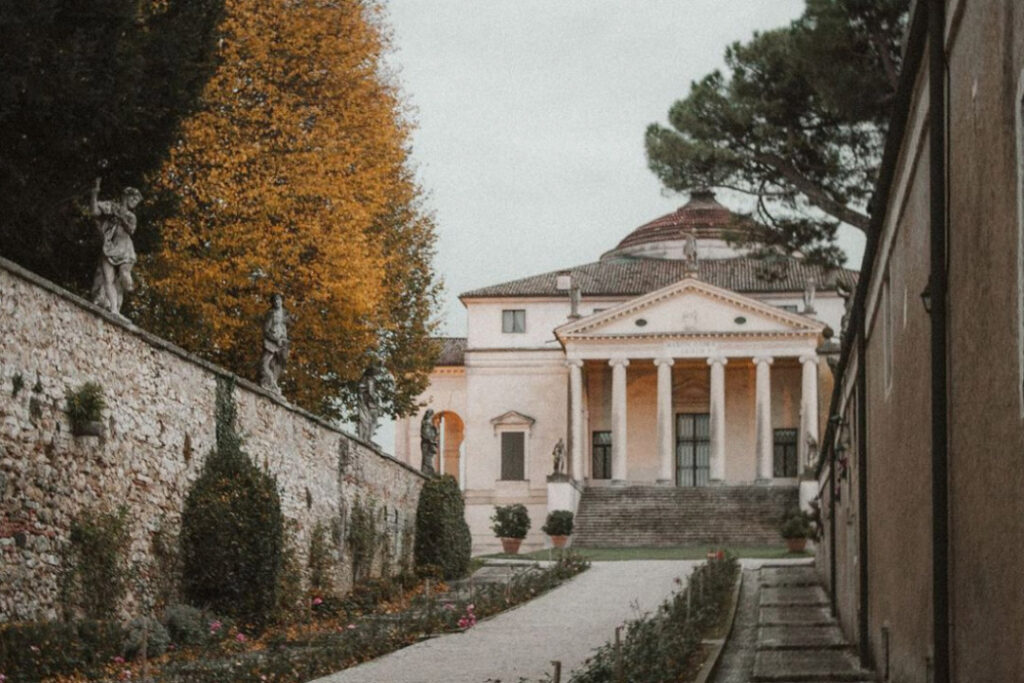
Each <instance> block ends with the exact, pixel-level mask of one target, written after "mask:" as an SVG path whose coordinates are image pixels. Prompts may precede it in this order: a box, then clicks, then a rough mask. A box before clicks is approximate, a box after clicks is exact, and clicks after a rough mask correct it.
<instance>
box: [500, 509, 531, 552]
mask: <svg viewBox="0 0 1024 683" xmlns="http://www.w3.org/2000/svg"><path fill="white" fill-rule="evenodd" d="M491 522H492V524H491V529H492V530H493V531H494V535H495V536H497V537H498V538H500V539H501V548H502V551H503V552H504V553H505V554H506V555H515V554H516V553H518V552H519V545H520V544H521V543H522V542H523V539H524V538H526V532H527V531H529V530H530V513H528V512H527V511H526V506H525V505H523V504H522V503H515V504H513V505H499V506H496V507H495V508H494V514H493V515H491Z"/></svg>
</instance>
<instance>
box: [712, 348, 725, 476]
mask: <svg viewBox="0 0 1024 683" xmlns="http://www.w3.org/2000/svg"><path fill="white" fill-rule="evenodd" d="M728 362H729V359H728V358H723V357H721V356H715V357H712V358H708V365H710V366H711V471H710V473H709V474H710V477H711V481H713V482H721V481H724V480H725V366H726V364H727V363H728Z"/></svg>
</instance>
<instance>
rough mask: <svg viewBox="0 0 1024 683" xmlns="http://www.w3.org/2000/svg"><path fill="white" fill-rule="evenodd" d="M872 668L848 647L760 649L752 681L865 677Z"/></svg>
mask: <svg viewBox="0 0 1024 683" xmlns="http://www.w3.org/2000/svg"><path fill="white" fill-rule="evenodd" d="M870 679H871V672H869V671H866V670H864V669H862V668H861V666H860V661H859V660H858V659H857V657H856V656H855V655H854V654H853V653H851V652H849V651H846V650H833V649H818V648H815V649H804V650H759V651H758V652H757V654H756V655H754V674H753V676H752V677H751V679H750V680H751V681H758V682H761V681H773V682H778V683H781V682H783V681H864V680H870Z"/></svg>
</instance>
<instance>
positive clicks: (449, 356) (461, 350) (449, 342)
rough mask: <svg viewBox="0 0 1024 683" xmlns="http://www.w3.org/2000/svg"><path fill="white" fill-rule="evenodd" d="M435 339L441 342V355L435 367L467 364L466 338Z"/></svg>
mask: <svg viewBox="0 0 1024 683" xmlns="http://www.w3.org/2000/svg"><path fill="white" fill-rule="evenodd" d="M435 339H437V340H438V341H439V342H441V355H440V356H439V357H438V359H437V362H436V363H435V364H434V365H436V366H440V365H465V364H466V338H465V337H435Z"/></svg>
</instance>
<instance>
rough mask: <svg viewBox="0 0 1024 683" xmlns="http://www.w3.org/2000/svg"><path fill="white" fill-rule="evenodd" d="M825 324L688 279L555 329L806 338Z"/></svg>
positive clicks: (580, 334)
mask: <svg viewBox="0 0 1024 683" xmlns="http://www.w3.org/2000/svg"><path fill="white" fill-rule="evenodd" d="M824 328H825V325H824V324H823V323H821V322H818V321H817V320H813V319H811V318H808V317H805V316H802V315H798V314H796V313H790V312H788V311H785V310H783V309H781V308H777V307H775V306H772V305H770V304H766V303H764V302H762V301H758V300H757V299H752V298H750V297H748V296H744V295H742V294H737V293H736V292H733V291H730V290H727V289H722V288H720V287H715V286H713V285H709V284H707V283H706V282H701V281H700V280H695V279H692V278H687V279H685V280H680V281H679V282H676V283H674V284H672V285H669V286H668V287H664V288H662V289H659V290H656V291H654V292H650V293H648V294H644V295H643V296H639V297H637V298H635V299H630V300H629V301H624V302H622V303H621V304H618V305H617V306H615V307H613V308H608V309H606V310H604V311H601V312H600V313H595V314H593V315H589V316H587V317H585V318H582V319H580V320H575V321H573V322H571V323H567V324H565V325H562V326H560V327H558V328H556V329H555V335H556V336H557V337H558V338H559V339H561V340H565V339H581V338H592V337H610V338H611V337H640V336H643V337H649V336H679V335H684V336H685V335H716V336H718V335H726V336H748V335H765V334H768V335H779V334H783V335H808V334H818V333H820V332H821V331H822V330H823V329H824Z"/></svg>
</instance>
